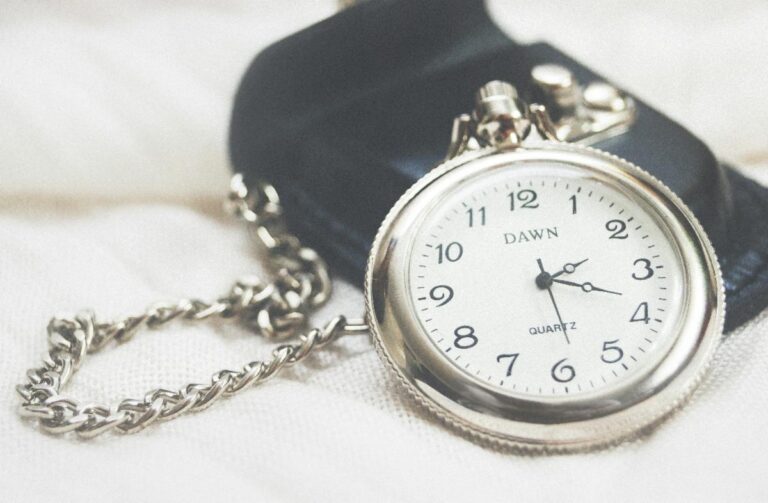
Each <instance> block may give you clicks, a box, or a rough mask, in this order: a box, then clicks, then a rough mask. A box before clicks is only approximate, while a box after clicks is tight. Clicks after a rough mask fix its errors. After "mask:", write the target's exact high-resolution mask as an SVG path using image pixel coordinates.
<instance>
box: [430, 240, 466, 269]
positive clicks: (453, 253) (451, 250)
mask: <svg viewBox="0 0 768 503" xmlns="http://www.w3.org/2000/svg"><path fill="white" fill-rule="evenodd" d="M462 255H464V247H463V246H461V243H457V242H456V241H453V242H452V243H448V244H447V245H445V246H443V245H437V263H438V264H442V263H443V261H448V262H456V261H457V260H459V259H460V258H461V256H462Z"/></svg>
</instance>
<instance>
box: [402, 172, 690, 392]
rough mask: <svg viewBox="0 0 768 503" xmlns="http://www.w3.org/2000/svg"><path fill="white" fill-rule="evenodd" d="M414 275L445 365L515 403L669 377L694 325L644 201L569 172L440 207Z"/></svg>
mask: <svg viewBox="0 0 768 503" xmlns="http://www.w3.org/2000/svg"><path fill="white" fill-rule="evenodd" d="M415 233H416V234H415V237H414V239H413V244H412V249H411V258H410V264H409V266H408V269H407V271H406V275H407V280H406V282H407V284H408V289H409V292H410V293H409V295H410V297H411V303H412V307H413V311H414V313H415V314H416V316H417V317H418V319H419V321H420V324H421V326H422V328H423V330H424V332H425V333H426V334H427V335H428V337H429V338H430V340H431V341H432V342H433V344H434V346H435V347H436V349H437V350H438V351H440V352H441V353H442V354H443V355H444V357H445V358H447V359H449V360H450V361H451V362H452V363H453V364H454V365H455V366H456V367H458V368H459V369H461V370H462V371H463V372H464V373H465V374H467V375H468V376H471V378H472V379H475V380H480V381H482V382H483V383H484V385H487V386H491V387H494V388H496V389H499V390H502V391H503V392H504V393H507V394H514V395H523V396H533V397H542V398H546V397H548V396H558V397H563V396H566V395H581V394H587V393H600V392H604V391H606V390H607V389H608V388H613V387H615V386H618V385H620V384H621V383H622V382H625V381H626V380H627V379H629V378H631V377H632V376H633V375H636V374H637V373H640V372H642V371H643V370H647V369H649V368H651V367H652V366H655V365H657V364H658V363H659V362H660V361H661V360H662V359H663V357H664V355H665V354H666V352H667V351H668V350H669V348H670V346H671V344H672V342H673V341H674V338H675V335H676V333H677V330H678V329H679V324H680V321H681V318H682V317H683V316H684V311H685V302H684V300H685V291H684V289H685V286H684V281H683V269H682V265H681V259H680V255H679V252H678V250H677V249H676V247H675V245H674V242H673V241H672V240H671V239H670V238H669V236H668V231H667V230H666V228H665V226H664V223H663V222H660V221H658V219H657V217H655V216H654V214H653V213H652V212H651V210H649V209H648V208H647V207H646V206H645V205H644V204H643V203H641V202H639V199H636V198H633V197H631V196H630V195H628V194H625V193H624V192H622V191H621V190H620V189H619V188H617V187H616V186H613V185H609V184H608V183H606V182H605V181H603V180H598V179H596V178H591V177H589V176H587V174H586V172H585V171H582V170H580V169H578V168H575V167H569V166H567V165H565V164H554V163H550V164H546V163H538V164H536V163H534V164H529V165H528V166H525V167H514V168H511V167H510V168H507V169H500V170H494V171H492V172H489V173H487V174H485V175H483V176H481V177H478V178H476V179H474V180H473V181H472V182H471V183H467V184H464V185H462V186H461V187H460V188H459V189H457V190H455V191H454V192H453V193H451V194H448V195H446V196H445V197H444V198H443V199H442V200H440V201H437V202H436V203H435V204H434V205H433V207H432V208H431V210H430V211H429V212H428V213H427V215H426V217H425V218H424V220H423V221H422V222H421V223H420V224H419V226H418V229H417V230H416V231H415Z"/></svg>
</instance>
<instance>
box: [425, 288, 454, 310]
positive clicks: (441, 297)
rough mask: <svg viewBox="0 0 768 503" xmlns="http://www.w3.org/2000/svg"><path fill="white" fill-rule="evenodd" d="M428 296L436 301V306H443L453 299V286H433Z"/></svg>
mask: <svg viewBox="0 0 768 503" xmlns="http://www.w3.org/2000/svg"><path fill="white" fill-rule="evenodd" d="M429 298H430V299H432V300H436V301H438V304H437V306H435V307H440V306H444V305H446V304H447V303H449V302H450V301H451V299H453V288H451V287H450V286H448V285H437V286H433V287H432V289H431V290H430V291H429Z"/></svg>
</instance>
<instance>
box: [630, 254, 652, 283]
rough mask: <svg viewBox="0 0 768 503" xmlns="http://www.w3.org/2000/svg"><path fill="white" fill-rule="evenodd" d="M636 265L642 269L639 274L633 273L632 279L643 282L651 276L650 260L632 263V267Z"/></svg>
mask: <svg viewBox="0 0 768 503" xmlns="http://www.w3.org/2000/svg"><path fill="white" fill-rule="evenodd" d="M638 264H642V265H643V269H642V270H641V271H640V273H639V274H638V272H637V271H635V272H633V273H632V277H633V278H635V279H637V280H640V281H643V280H646V279H648V278H650V277H651V276H653V268H652V267H651V261H650V260H648V259H647V258H639V259H637V260H635V261H634V262H633V263H632V265H634V266H637V265H638Z"/></svg>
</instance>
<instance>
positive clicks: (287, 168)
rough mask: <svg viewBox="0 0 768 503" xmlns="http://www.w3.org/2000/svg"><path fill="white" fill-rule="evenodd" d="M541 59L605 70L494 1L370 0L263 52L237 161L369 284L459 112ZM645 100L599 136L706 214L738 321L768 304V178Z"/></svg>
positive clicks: (247, 80) (240, 129)
mask: <svg viewBox="0 0 768 503" xmlns="http://www.w3.org/2000/svg"><path fill="white" fill-rule="evenodd" d="M541 63H559V64H562V65H565V66H567V67H568V68H569V69H570V70H571V71H573V72H574V74H575V75H576V76H577V78H578V80H579V81H580V82H590V81H592V80H597V79H600V80H604V79H602V77H600V76H599V75H597V74H595V73H594V72H592V71H591V70H590V69H589V68H587V67H585V66H584V65H582V64H580V63H579V62H577V61H575V60H573V59H572V58H570V57H568V56H567V55H565V54H563V53H562V52H560V51H558V50H557V49H555V48H554V47H552V46H549V45H547V44H543V43H538V44H532V45H520V44H517V43H515V42H514V41H512V40H510V39H509V38H508V37H507V36H506V35H505V34H504V33H503V32H501V31H500V30H499V29H498V28H497V27H496V26H495V25H494V24H493V22H492V21H491V20H490V18H489V17H488V15H487V13H486V11H485V8H484V5H483V3H482V1H480V0H378V1H372V2H368V3H363V4H361V5H359V6H356V7H354V8H351V9H348V10H345V11H343V12H341V13H339V14H338V15H336V16H333V17H331V18H329V19H327V20H325V21H323V22H321V23H318V24H316V25H314V26H312V27H310V28H308V29H306V30H303V31H301V32H299V33H297V34H295V35H292V36H291V37H289V38H287V39H284V40H282V41H280V42H277V43H276V44H274V45H272V46H270V47H269V48H267V49H266V50H264V51H263V52H262V53H261V54H259V55H258V56H257V57H256V59H255V60H254V61H253V63H252V64H251V66H250V68H249V69H248V71H247V73H246V74H245V76H244V77H243V80H242V83H241V85H240V88H239V90H238V92H237V96H236V99H235V105H234V110H233V114H232V124H231V130H230V153H231V159H232V164H233V166H234V169H235V170H237V171H241V172H243V173H244V174H245V176H246V181H250V182H252V181H253V180H255V179H256V178H264V179H267V180H269V181H270V182H272V183H273V184H274V185H275V187H276V188H277V189H278V191H279V192H280V194H281V197H282V198H283V200H284V202H285V207H286V213H287V217H288V219H289V223H290V225H291V226H292V228H293V229H294V230H295V231H296V232H297V234H298V235H299V236H301V237H302V238H303V239H304V240H305V241H306V242H307V243H308V244H310V245H312V246H314V247H316V248H317V249H318V250H319V251H320V252H321V253H322V254H323V256H324V257H326V259H327V260H328V261H329V262H330V263H331V264H332V265H333V266H334V267H335V268H336V270H338V271H340V272H341V273H342V274H344V275H345V276H347V277H348V278H349V279H351V280H353V281H355V282H357V283H358V284H362V283H361V281H362V277H363V272H364V268H365V262H366V258H367V255H368V251H369V248H370V245H371V242H372V241H373V237H374V234H375V232H376V230H377V228H378V226H379V224H380V223H381V221H382V220H383V218H384V216H385V215H386V212H387V211H388V210H389V208H390V207H391V206H392V205H393V204H394V202H395V201H396V200H397V199H398V198H399V197H400V195H401V194H402V193H403V192H405V190H406V189H407V188H408V187H409V186H410V185H411V184H413V183H414V182H415V181H416V180H417V179H418V178H420V177H421V176H422V175H423V174H424V173H426V172H427V171H428V170H429V169H430V168H431V167H433V166H434V165H435V164H437V163H438V162H440V161H441V159H442V158H443V157H444V155H445V152H446V149H447V146H448V140H449V136H450V128H451V123H452V120H453V117H454V116H456V115H458V114H459V113H462V112H466V111H468V110H471V107H472V105H473V103H472V100H473V93H474V91H475V90H476V89H477V88H478V87H479V86H480V85H482V84H484V83H485V82H487V81H489V80H494V79H503V80H507V81H510V82H512V83H513V84H514V85H515V86H516V87H517V88H518V90H520V91H521V93H522V94H523V95H525V94H528V93H530V92H532V89H530V71H531V68H532V67H533V66H535V65H537V64H541ZM630 93H631V90H630ZM638 107H639V108H638V110H639V113H638V120H637V122H636V124H635V125H634V126H633V127H632V129H631V130H630V132H628V133H626V134H623V135H620V136H617V137H614V138H610V139H608V140H605V141H603V142H601V143H598V144H596V145H595V146H596V147H598V148H600V149H603V150H607V151H609V152H611V153H614V154H616V155H619V156H621V157H624V158H626V159H628V160H630V161H632V162H634V163H635V164H638V165H639V166H642V167H643V168H645V169H647V170H648V171H650V172H652V173H653V174H654V175H655V176H657V177H658V178H660V179H661V180H663V181H664V182H665V183H666V184H667V185H669V186H670V187H671V188H672V189H673V190H674V191H675V192H677V194H679V195H680V196H681V197H682V198H683V199H684V200H685V202H686V203H687V204H688V205H689V206H690V207H691V209H692V210H693V211H694V213H695V214H696V215H697V217H698V218H699V220H700V221H701V222H702V224H703V226H704V227H705V229H706V230H707V232H708V234H709V236H710V238H711V239H712V241H713V242H714V244H715V248H716V250H717V252H718V256H719V258H720V262H721V265H722V268H723V273H724V277H725V283H726V297H727V315H726V328H727V329H732V328H734V327H736V326H738V325H740V324H742V323H743V322H745V321H747V320H748V319H750V318H752V317H753V316H755V315H756V314H757V313H758V312H759V311H760V310H762V309H763V308H764V307H765V306H766V305H767V304H768V266H767V265H766V264H767V262H768V190H766V189H765V188H763V187H761V186H759V185H757V184H756V183H754V182H752V181H751V180H748V179H746V178H745V177H743V176H741V175H739V174H738V173H737V172H735V171H734V170H732V169H729V168H727V167H724V166H722V165H720V164H719V163H718V162H717V160H716V159H715V157H714V156H713V155H712V152H710V150H709V149H708V148H707V147H706V146H705V145H704V144H703V143H702V142H701V141H700V140H698V139H697V138H696V137H695V136H693V135H692V134H691V133H690V132H688V131H687V130H685V129H684V128H683V127H682V126H680V125H679V124H677V123H675V122H674V121H672V120H670V119H669V118H668V117H665V116H664V115H663V114H661V113H660V112H658V111H656V110H654V109H653V108H651V107H650V106H648V105H647V104H645V103H643V102H641V101H639V100H638Z"/></svg>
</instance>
